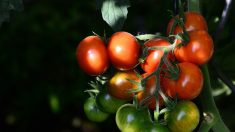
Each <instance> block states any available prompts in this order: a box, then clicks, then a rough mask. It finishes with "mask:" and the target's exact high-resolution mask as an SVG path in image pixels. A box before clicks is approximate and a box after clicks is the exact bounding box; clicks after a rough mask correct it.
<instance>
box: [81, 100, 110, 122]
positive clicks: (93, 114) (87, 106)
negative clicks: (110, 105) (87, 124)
mask: <svg viewBox="0 0 235 132" xmlns="http://www.w3.org/2000/svg"><path fill="white" fill-rule="evenodd" d="M84 112H85V114H86V116H87V118H88V119H89V120H91V121H94V122H103V121H104V120H106V119H107V118H108V116H109V114H107V113H105V112H103V111H101V110H100V109H99V108H98V107H97V105H96V102H95V99H94V98H92V97H90V98H88V99H87V100H86V102H85V103H84Z"/></svg>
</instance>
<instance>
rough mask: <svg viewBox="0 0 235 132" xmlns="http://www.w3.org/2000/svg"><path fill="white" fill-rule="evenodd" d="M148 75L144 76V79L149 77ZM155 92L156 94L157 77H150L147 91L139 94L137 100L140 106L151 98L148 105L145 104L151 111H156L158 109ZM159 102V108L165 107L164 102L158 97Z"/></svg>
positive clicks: (146, 85)
mask: <svg viewBox="0 0 235 132" xmlns="http://www.w3.org/2000/svg"><path fill="white" fill-rule="evenodd" d="M147 75H148V73H145V74H143V75H142V76H143V77H147ZM155 92H156V76H152V77H150V78H149V79H148V80H147V81H146V84H145V89H144V90H143V91H141V92H139V93H138V94H137V99H138V102H139V104H140V103H141V101H143V100H144V99H146V98H148V97H151V98H149V99H148V100H147V101H146V103H145V104H144V105H145V106H148V108H149V109H150V110H155V109H156V97H155V95H154V94H155ZM158 98H159V99H158V100H159V106H162V105H163V100H162V98H161V96H160V95H159V96H158Z"/></svg>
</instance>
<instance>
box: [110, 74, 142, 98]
mask: <svg viewBox="0 0 235 132" xmlns="http://www.w3.org/2000/svg"><path fill="white" fill-rule="evenodd" d="M127 79H130V80H138V77H137V75H136V73H135V72H134V71H132V70H131V71H118V72H117V73H115V75H114V76H113V77H112V78H111V79H110V80H109V82H108V88H107V89H108V92H109V94H110V95H112V96H113V97H115V98H118V99H122V100H130V99H132V97H133V96H134V94H132V93H129V91H130V90H131V89H134V88H137V86H136V85H134V84H133V83H131V82H130V81H128V80H127Z"/></svg>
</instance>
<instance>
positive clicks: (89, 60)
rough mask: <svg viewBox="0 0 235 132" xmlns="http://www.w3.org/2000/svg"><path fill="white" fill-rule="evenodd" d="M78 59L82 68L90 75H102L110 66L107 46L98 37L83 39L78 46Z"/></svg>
mask: <svg viewBox="0 0 235 132" xmlns="http://www.w3.org/2000/svg"><path fill="white" fill-rule="evenodd" d="M76 57H77V62H78V64H79V66H80V68H81V69H82V70H83V71H84V72H86V73H87V74H89V75H100V74H102V73H104V72H105V71H106V70H107V68H108V66H109V60H108V55H107V50H106V47H105V44H104V42H103V41H102V39H100V38H99V37H98V36H88V37H86V38H85V39H83V40H82V41H81V42H80V43H79V45H78V46H77V51H76Z"/></svg>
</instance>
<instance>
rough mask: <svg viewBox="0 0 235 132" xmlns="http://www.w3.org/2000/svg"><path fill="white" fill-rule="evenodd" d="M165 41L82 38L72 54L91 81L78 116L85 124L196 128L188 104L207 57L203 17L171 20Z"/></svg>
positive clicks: (196, 115)
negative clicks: (112, 120)
mask: <svg viewBox="0 0 235 132" xmlns="http://www.w3.org/2000/svg"><path fill="white" fill-rule="evenodd" d="M166 34H167V35H166V36H167V37H164V36H161V35H158V34H140V35H136V36H134V35H132V34H130V33H128V32H125V31H119V32H115V33H113V34H112V35H110V37H101V36H98V35H93V36H88V37H86V38H84V39H83V40H82V41H80V42H79V44H78V46H77V50H76V57H77V62H78V64H79V66H80V68H81V69H82V70H83V71H84V72H85V73H86V74H88V75H90V76H93V77H94V79H95V80H94V81H91V82H90V83H89V84H90V85H91V86H92V88H91V89H86V90H85V92H87V93H89V95H90V98H88V99H87V100H86V102H85V103H84V111H85V114H86V115H87V118H88V119H90V120H91V121H95V122H102V121H105V120H106V119H107V118H108V117H109V115H110V114H116V115H115V121H116V124H117V127H118V128H119V130H120V131H123V132H152V131H157V132H167V131H172V132H191V131H193V130H195V129H196V128H197V127H198V125H199V122H200V110H199V108H198V106H197V105H196V103H194V101H193V100H194V99H195V98H197V97H198V96H199V94H200V92H201V91H202V88H203V81H204V79H203V74H202V72H201V69H200V66H201V65H204V64H206V63H207V62H208V61H209V60H210V59H211V57H212V55H213V51H214V50H213V49H214V46H213V40H212V38H211V37H210V35H209V34H208V32H207V24H206V21H205V19H204V17H203V16H202V15H201V14H199V13H196V12H185V13H183V14H181V15H177V16H175V17H173V18H172V19H171V20H170V21H169V23H168V26H167V30H166Z"/></svg>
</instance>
